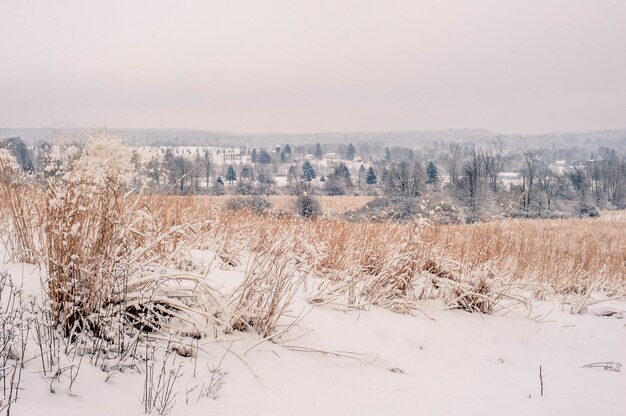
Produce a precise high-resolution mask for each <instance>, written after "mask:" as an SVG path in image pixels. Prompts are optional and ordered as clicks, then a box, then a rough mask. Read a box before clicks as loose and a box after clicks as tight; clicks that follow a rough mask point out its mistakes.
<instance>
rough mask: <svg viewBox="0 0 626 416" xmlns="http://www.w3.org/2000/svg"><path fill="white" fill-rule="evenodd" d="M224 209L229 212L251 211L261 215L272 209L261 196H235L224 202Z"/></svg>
mask: <svg viewBox="0 0 626 416" xmlns="http://www.w3.org/2000/svg"><path fill="white" fill-rule="evenodd" d="M225 208H226V209H227V210H229V211H244V210H248V211H252V212H255V213H257V214H263V213H265V212H267V211H269V210H270V209H271V208H272V203H271V202H270V200H269V199H268V198H266V197H264V196H261V195H254V196H236V197H233V198H230V199H229V200H228V201H227V202H226V206H225Z"/></svg>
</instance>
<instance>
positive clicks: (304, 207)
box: [296, 193, 322, 219]
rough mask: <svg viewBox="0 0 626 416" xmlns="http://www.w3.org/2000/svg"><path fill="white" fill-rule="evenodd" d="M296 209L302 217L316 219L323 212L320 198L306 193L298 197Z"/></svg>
mask: <svg viewBox="0 0 626 416" xmlns="http://www.w3.org/2000/svg"><path fill="white" fill-rule="evenodd" d="M296 211H298V214H299V215H300V216H301V217H304V218H309V219H315V218H317V217H318V216H320V215H321V214H322V208H321V206H320V203H319V202H318V200H317V199H316V198H315V197H313V196H311V195H309V194H308V193H304V194H302V195H298V197H297V198H296Z"/></svg>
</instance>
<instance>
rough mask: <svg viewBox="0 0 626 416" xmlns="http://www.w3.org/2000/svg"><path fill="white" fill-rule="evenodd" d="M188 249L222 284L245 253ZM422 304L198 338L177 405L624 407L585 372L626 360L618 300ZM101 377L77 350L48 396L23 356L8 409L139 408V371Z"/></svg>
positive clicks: (224, 286)
mask: <svg viewBox="0 0 626 416" xmlns="http://www.w3.org/2000/svg"><path fill="white" fill-rule="evenodd" d="M191 257H192V259H193V260H194V262H196V264H202V265H203V266H202V267H203V268H204V270H205V271H208V270H210V272H208V274H207V277H206V278H207V279H208V280H209V281H210V282H211V284H212V285H214V287H217V288H218V289H219V290H220V291H222V292H223V293H228V292H232V291H234V290H235V289H236V287H237V286H238V285H239V284H240V283H241V282H242V281H243V277H244V271H245V268H246V264H245V261H244V262H243V264H242V265H240V266H238V267H236V268H234V269H233V268H232V267H226V266H223V265H221V263H220V261H219V259H218V258H217V256H216V255H215V253H212V252H208V251H202V250H193V251H192V252H191ZM0 258H2V257H0ZM4 258H5V263H6V262H7V261H8V259H7V258H6V256H4ZM3 268H4V269H5V270H7V271H8V272H9V273H10V274H11V275H12V277H13V278H14V279H17V280H23V282H24V284H25V291H26V293H31V294H38V292H39V289H40V284H39V281H40V279H39V276H40V273H41V270H40V269H39V268H38V266H32V265H19V264H10V263H9V264H5V265H4V267H3ZM420 307H421V311H419V312H416V313H415V314H414V316H411V315H401V314H396V313H393V312H390V311H387V310H384V309H379V308H371V309H370V310H366V311H347V310H345V308H341V307H338V306H336V305H335V306H332V305H327V306H313V305H311V304H309V303H307V302H306V301H305V296H304V295H302V296H300V297H298V299H297V301H296V302H295V303H294V304H293V305H292V306H291V310H292V312H291V315H292V317H296V316H298V315H299V314H300V313H301V312H302V311H303V313H302V315H301V319H300V320H299V321H298V322H297V324H296V325H294V326H293V327H292V328H291V329H290V330H289V331H287V332H286V333H285V334H284V335H283V336H282V337H281V338H280V339H278V340H276V341H269V340H268V341H265V342H262V341H263V340H261V339H260V338H259V337H258V336H255V335H253V334H251V333H241V332H234V333H232V334H230V335H226V336H224V337H222V338H220V340H219V341H216V340H215V339H212V338H205V339H202V340H200V341H199V345H198V346H199V348H198V350H197V355H196V354H195V353H194V355H195V357H192V358H182V357H177V358H178V361H179V362H180V363H182V365H183V367H182V371H183V376H182V377H181V378H180V379H179V380H178V381H177V383H176V387H175V389H176V390H178V391H179V394H178V396H177V401H176V404H175V407H174V409H173V412H172V413H171V414H172V415H186V416H187V415H188V416H192V415H206V414H216V415H242V414H260V415H265V414H272V415H275V416H282V415H285V416H287V415H383V414H408V415H413V414H427V415H474V414H481V415H502V414H507V415H555V414H570V415H592V414H593V415H596V414H600V415H617V414H625V413H626V400H625V399H624V392H626V372H624V371H623V372H611V371H605V370H603V369H599V368H583V366H584V365H586V364H589V363H593V362H599V361H616V362H621V363H626V327H625V325H624V324H625V322H624V319H623V316H624V310H625V309H626V302H624V301H612V302H608V303H602V304H598V305H594V306H592V307H590V308H589V310H588V311H587V312H586V313H584V314H579V315H572V314H570V313H569V310H568V308H567V307H564V306H561V305H559V304H557V303H554V302H537V303H535V304H533V308H532V310H531V311H530V313H529V312H528V311H527V310H525V309H515V310H509V311H508V313H506V314H499V315H493V316H488V315H480V314H470V313H467V312H463V311H460V310H447V309H446V305H445V304H444V303H443V301H441V300H430V301H422V302H420ZM607 312H610V313H608V314H607ZM598 315H610V316H598ZM292 320H293V318H292V319H291V320H290V319H286V320H284V322H283V323H284V324H289V323H290V322H291V321H292ZM194 342H195V341H190V345H191V346H192V349H194V351H195V343H194ZM220 365H221V368H222V369H223V370H225V371H227V372H228V374H227V375H226V376H225V384H224V387H223V389H221V390H219V391H218V392H217V393H216V394H217V396H218V397H217V398H216V399H215V400H214V399H211V398H200V399H199V400H197V391H198V390H199V386H201V385H202V383H203V382H206V381H207V380H208V377H209V368H213V367H215V366H220ZM540 366H541V368H542V375H543V380H544V396H543V397H541V395H540V380H539V367H540ZM194 369H195V371H196V376H195V377H194ZM105 378H106V373H104V372H102V371H101V370H100V369H99V368H96V367H94V366H92V365H91V364H89V361H88V360H87V359H85V362H83V363H82V366H81V370H80V373H79V376H78V378H77V380H76V382H75V384H74V386H73V387H72V389H71V392H70V391H69V390H68V383H67V380H64V379H62V380H61V382H60V383H54V385H53V386H54V388H55V391H56V392H55V393H54V394H52V393H50V385H49V381H46V380H44V377H43V375H42V374H41V372H40V366H39V363H38V361H37V360H36V359H34V360H31V361H29V362H27V363H26V366H25V368H24V373H23V382H22V385H21V388H23V391H22V392H21V396H20V399H19V401H18V402H17V403H16V404H15V406H14V407H13V409H12V411H11V414H12V415H18V416H35V415H37V416H38V415H42V414H46V415H63V416H73V415H76V416H79V415H80V416H82V415H85V414H89V415H95V416H98V415H102V416H104V415H107V416H109V415H141V414H143V407H142V406H141V404H140V399H139V398H140V397H141V395H142V388H143V383H144V376H143V375H142V374H138V373H136V372H132V371H126V372H125V373H121V374H117V375H116V376H115V377H114V378H113V379H112V380H109V381H106V382H105ZM194 387H195V389H194ZM192 389H193V390H192ZM186 399H188V401H189V403H188V404H187V403H186V401H187V400H186ZM196 401H197V403H196Z"/></svg>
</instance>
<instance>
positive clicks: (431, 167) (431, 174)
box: [426, 160, 439, 185]
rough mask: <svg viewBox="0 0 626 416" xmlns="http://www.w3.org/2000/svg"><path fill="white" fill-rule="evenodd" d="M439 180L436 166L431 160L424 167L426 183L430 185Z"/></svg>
mask: <svg viewBox="0 0 626 416" xmlns="http://www.w3.org/2000/svg"><path fill="white" fill-rule="evenodd" d="M438 180H439V172H437V166H435V164H434V163H433V161H432V160H431V161H430V162H428V166H427V167H426V183H427V184H429V185H432V184H434V183H437V181H438Z"/></svg>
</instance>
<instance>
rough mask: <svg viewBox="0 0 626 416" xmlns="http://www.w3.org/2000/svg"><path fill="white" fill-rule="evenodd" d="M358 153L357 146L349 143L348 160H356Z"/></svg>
mask: <svg viewBox="0 0 626 416" xmlns="http://www.w3.org/2000/svg"><path fill="white" fill-rule="evenodd" d="M355 155H356V148H355V147H354V145H353V144H352V143H350V144H349V145H348V150H347V151H346V158H347V159H348V160H354V156H355Z"/></svg>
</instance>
